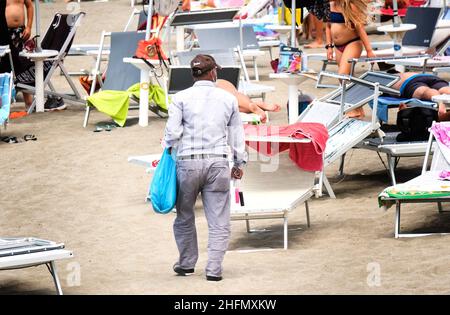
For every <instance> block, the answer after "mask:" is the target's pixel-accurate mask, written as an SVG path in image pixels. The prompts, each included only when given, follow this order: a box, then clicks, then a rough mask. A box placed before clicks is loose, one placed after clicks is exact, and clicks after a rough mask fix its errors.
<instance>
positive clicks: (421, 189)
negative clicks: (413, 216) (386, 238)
mask: <svg viewBox="0 0 450 315" xmlns="http://www.w3.org/2000/svg"><path fill="white" fill-rule="evenodd" d="M435 124H442V125H444V126H447V127H449V126H450V123H449V122H441V123H434V124H433V125H435ZM433 138H435V135H434V133H433V131H431V132H430V138H429V140H428V143H427V149H426V154H425V159H424V163H423V167H422V174H421V175H419V176H417V177H416V178H414V179H412V180H410V181H408V182H406V183H403V184H400V185H394V186H391V187H388V188H387V189H385V190H384V191H383V192H382V193H381V194H380V196H379V203H380V205H382V206H383V207H384V208H385V209H388V208H389V207H390V206H392V205H394V204H395V206H396V214H395V238H400V237H417V236H427V235H436V234H448V233H402V232H401V230H400V212H401V205H402V204H404V203H430V202H431V203H437V206H438V210H439V213H442V212H444V211H443V208H442V203H443V202H450V189H449V188H448V187H449V185H448V181H442V180H439V179H438V176H439V173H440V171H443V170H450V163H449V162H448V159H449V158H450V156H449V154H448V150H449V148H447V147H445V145H443V144H442V143H440V142H439V141H438V139H436V144H435V145H434V153H433V158H432V160H431V165H430V166H429V158H430V154H431V151H432V148H433ZM444 152H445V153H444ZM394 191H396V192H398V193H399V195H397V196H392V195H390V194H389V192H394ZM431 192H434V193H435V194H433V193H431ZM438 192H439V194H436V193H438ZM413 195H416V196H413Z"/></svg>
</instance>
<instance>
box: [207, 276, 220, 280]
mask: <svg viewBox="0 0 450 315" xmlns="http://www.w3.org/2000/svg"><path fill="white" fill-rule="evenodd" d="M206 280H208V281H221V280H222V277H221V276H208V275H206Z"/></svg>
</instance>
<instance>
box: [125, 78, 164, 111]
mask: <svg viewBox="0 0 450 315" xmlns="http://www.w3.org/2000/svg"><path fill="white" fill-rule="evenodd" d="M139 87H140V84H139V83H136V84H134V85H132V86H130V87H129V88H128V90H127V91H128V92H130V93H131V94H133V95H134V97H136V98H138V99H140V95H141V91H140V88H139ZM148 101H149V102H154V103H155V104H156V105H157V106H158V107H160V108H161V109H163V110H165V111H167V110H168V108H169V106H168V104H167V103H166V92H164V90H163V89H162V88H161V87H160V86H158V85H153V84H151V85H150V86H149V90H148ZM169 102H170V98H169Z"/></svg>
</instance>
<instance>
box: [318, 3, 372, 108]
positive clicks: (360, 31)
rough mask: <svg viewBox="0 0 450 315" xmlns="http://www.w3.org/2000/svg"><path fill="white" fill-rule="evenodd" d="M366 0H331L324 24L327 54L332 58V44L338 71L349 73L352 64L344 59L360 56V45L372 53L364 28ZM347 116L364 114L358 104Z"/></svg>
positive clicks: (369, 54)
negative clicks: (327, 19) (329, 10)
mask: <svg viewBox="0 0 450 315" xmlns="http://www.w3.org/2000/svg"><path fill="white" fill-rule="evenodd" d="M367 5H368V3H367V1H366V0H335V1H331V2H330V9H331V12H330V18H329V21H328V22H327V27H326V38H327V45H326V46H325V48H326V49H327V58H328V60H332V59H333V48H335V49H334V52H335V54H336V62H337V63H338V66H339V70H338V72H339V74H350V71H351V65H350V63H348V62H347V61H348V60H349V59H351V58H359V57H361V53H362V49H363V46H364V48H365V49H366V52H367V57H369V58H372V57H375V54H374V52H373V50H372V46H371V45H370V41H369V37H368V36H367V33H366V31H365V29H364V27H365V24H366V22H367ZM348 116H350V117H364V110H363V109H362V108H358V109H356V110H354V111H352V112H350V113H348Z"/></svg>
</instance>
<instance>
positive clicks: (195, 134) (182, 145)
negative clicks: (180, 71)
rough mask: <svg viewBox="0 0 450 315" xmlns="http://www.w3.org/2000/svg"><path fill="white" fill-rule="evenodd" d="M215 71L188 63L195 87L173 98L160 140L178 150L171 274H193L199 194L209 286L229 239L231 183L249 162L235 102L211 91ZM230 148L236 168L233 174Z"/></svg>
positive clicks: (218, 274) (209, 61)
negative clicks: (174, 254)
mask: <svg viewBox="0 0 450 315" xmlns="http://www.w3.org/2000/svg"><path fill="white" fill-rule="evenodd" d="M218 68H220V67H219V66H218V65H217V64H216V62H215V60H214V58H213V57H211V56H209V55H197V56H196V57H195V58H194V59H193V60H192V61H191V69H192V75H193V77H194V81H195V83H194V86H193V87H191V88H188V89H186V90H184V91H181V92H179V93H177V94H175V95H174V96H173V97H172V103H171V104H170V106H169V119H168V121H167V125H166V131H165V137H164V141H165V144H166V147H168V148H170V149H169V150H171V149H172V148H174V147H176V148H177V155H178V158H177V184H178V196H177V204H176V209H177V217H176V219H175V222H174V224H173V229H174V234H175V240H176V243H177V246H178V251H179V259H178V261H177V262H176V263H175V265H174V266H173V270H174V271H175V272H176V273H177V274H179V275H182V276H185V275H187V274H191V273H193V272H194V267H195V264H196V263H197V260H198V245H197V232H196V228H195V214H194V206H195V201H196V199H197V196H198V194H199V193H200V192H201V193H202V201H203V207H204V209H205V216H206V220H207V221H208V231H209V239H208V263H207V266H206V279H207V280H209V281H220V280H222V262H223V259H224V256H225V252H226V250H227V248H228V241H229V237H230V180H231V178H235V179H240V178H241V177H242V174H243V172H242V167H243V165H244V164H245V163H246V161H247V153H246V151H245V141H244V128H243V125H242V121H241V118H240V114H239V108H238V102H237V99H236V97H235V96H234V95H232V94H231V93H229V92H227V91H224V90H223V89H220V88H218V87H216V86H215V82H216V80H217V69H218ZM228 145H229V146H230V147H231V153H232V154H233V162H234V166H233V168H232V170H231V173H230V168H229V162H228V151H229V147H228Z"/></svg>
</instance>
